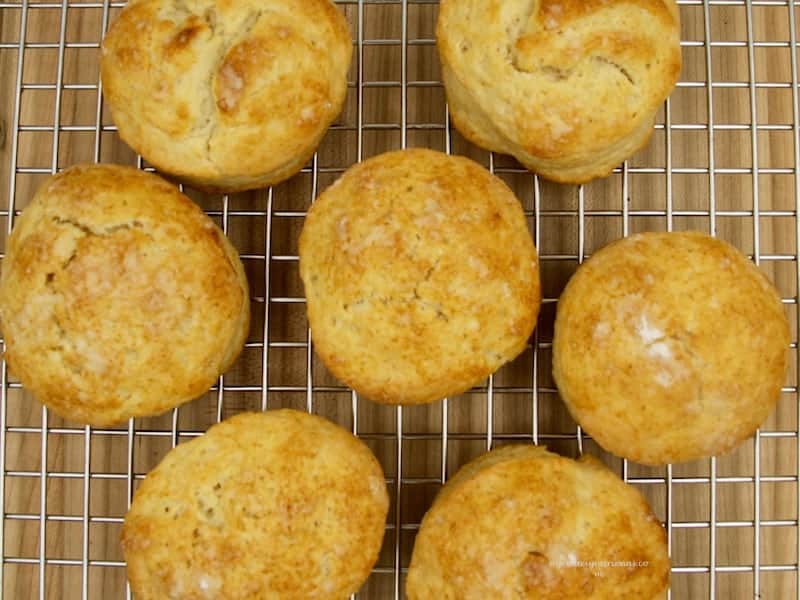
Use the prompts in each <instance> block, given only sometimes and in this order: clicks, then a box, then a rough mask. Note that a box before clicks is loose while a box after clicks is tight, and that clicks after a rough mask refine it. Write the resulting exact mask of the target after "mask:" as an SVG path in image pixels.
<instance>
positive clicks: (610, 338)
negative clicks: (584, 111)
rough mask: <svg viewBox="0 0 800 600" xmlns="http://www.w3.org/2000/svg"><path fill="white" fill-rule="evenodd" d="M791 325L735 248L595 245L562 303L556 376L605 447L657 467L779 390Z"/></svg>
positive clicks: (688, 239) (695, 453) (751, 416)
mask: <svg viewBox="0 0 800 600" xmlns="http://www.w3.org/2000/svg"><path fill="white" fill-rule="evenodd" d="M788 349H789V325H788V322H787V319H786V315H785V314H784V310H783V305H782V303H781V299H780V297H779V295H778V292H777V291H776V290H775V288H774V287H773V286H772V284H771V283H770V282H769V280H768V279H767V278H766V277H765V276H764V275H763V274H762V273H761V272H760V271H759V270H758V268H757V267H756V266H755V265H754V264H753V263H752V262H750V261H749V260H748V259H747V257H745V256H744V255H743V254H742V253H741V252H739V251H738V250H737V249H736V248H734V247H733V246H731V245H730V244H728V243H727V242H723V241H721V240H718V239H714V238H711V237H709V236H707V235H705V234H702V233H645V234H639V235H634V236H631V237H629V238H626V239H623V240H619V241H617V242H614V243H612V244H610V245H608V246H606V247H605V248H603V249H601V250H600V251H598V252H597V253H595V254H594V255H593V256H592V257H591V258H590V259H589V260H588V261H587V262H585V263H584V264H583V265H582V266H581V267H580V268H579V269H578V271H577V272H576V273H575V275H574V276H573V277H572V279H571V280H570V282H569V283H568V284H567V287H566V289H565V290H564V293H563V294H562V296H561V299H560V300H559V302H558V311H557V316H556V323H555V335H554V339H553V376H554V377H555V381H556V383H557V385H558V389H559V391H560V392H561V397H562V398H563V399H564V402H565V403H566V405H567V407H568V408H569V410H570V412H571V413H572V415H573V417H574V418H575V420H576V421H577V422H578V423H579V424H580V425H581V426H582V427H583V428H584V429H585V430H586V431H587V432H588V433H589V434H590V435H591V436H592V437H593V438H594V439H595V440H596V441H597V443H598V444H600V445H601V446H602V447H603V448H605V449H606V450H608V451H610V452H613V453H614V454H617V455H619V456H623V457H625V458H629V459H631V460H634V461H637V462H640V463H645V464H651V465H658V464H664V463H672V462H683V461H688V460H693V459H697V458H701V457H706V456H714V455H717V454H722V453H724V452H727V451H729V450H731V449H732V448H734V447H735V446H736V445H738V444H739V443H740V442H741V441H743V440H744V439H746V438H748V437H750V436H751V435H753V433H754V432H755V431H756V429H757V428H758V426H759V425H760V424H761V423H762V422H763V421H764V419H766V418H767V415H768V414H769V412H770V411H771V410H772V408H773V407H774V406H775V403H776V402H777V401H778V398H779V397H780V393H781V386H782V385H783V381H784V377H785V376H786V369H787V366H788Z"/></svg>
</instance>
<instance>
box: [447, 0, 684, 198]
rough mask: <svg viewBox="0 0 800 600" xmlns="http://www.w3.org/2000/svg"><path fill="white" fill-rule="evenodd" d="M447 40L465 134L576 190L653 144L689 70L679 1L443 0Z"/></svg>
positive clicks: (453, 103) (457, 114)
mask: <svg viewBox="0 0 800 600" xmlns="http://www.w3.org/2000/svg"><path fill="white" fill-rule="evenodd" d="M436 36H437V43H438V48H439V55H440V58H441V62H442V78H443V81H444V85H445V89H446V93H447V101H448V104H449V107H450V114H451V115H452V118H453V123H454V125H455V126H456V127H457V128H458V129H459V131H461V133H462V134H464V136H465V137H466V138H467V139H469V140H470V141H472V142H473V143H475V144H477V145H478V146H481V147H483V148H487V149H489V150H493V151H495V152H502V153H504V154H511V155H513V156H515V157H516V158H517V160H519V162H521V163H522V164H523V165H525V166H526V167H527V168H528V169H530V170H531V171H534V172H536V173H539V174H540V175H542V176H544V177H546V178H548V179H552V180H555V181H561V182H566V183H582V182H585V181H588V180H590V179H592V178H595V177H603V176H606V175H608V174H609V173H610V172H611V170H612V169H613V168H614V167H616V166H617V165H618V164H620V163H621V162H622V161H624V160H625V159H626V158H628V157H629V156H630V155H631V154H633V153H634V152H636V150H638V149H639V148H640V147H642V146H643V145H645V144H646V143H647V141H648V139H649V138H650V135H651V133H652V131H653V121H654V119H655V115H656V112H657V110H658V109H659V107H660V105H661V104H662V103H663V101H664V99H665V98H666V97H667V96H668V95H669V94H670V92H671V91H672V89H673V87H674V86H675V83H676V82H677V80H678V74H679V72H680V70H681V50H680V23H679V15H678V6H677V4H676V2H675V0H603V1H598V0H592V1H587V0H538V1H533V2H532V1H530V0H505V1H503V2H496V1H494V0H442V1H441V8H440V10H439V20H438V24H437V29H436Z"/></svg>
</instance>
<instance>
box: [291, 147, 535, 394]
mask: <svg viewBox="0 0 800 600" xmlns="http://www.w3.org/2000/svg"><path fill="white" fill-rule="evenodd" d="M300 277H301V278H302V280H303V283H304V285H305V291H306V301H307V308H308V320H309V324H310V326H311V330H312V332H313V336H314V348H315V350H316V351H317V353H318V354H319V356H320V357H321V358H322V360H323V362H324V363H325V365H327V367H328V368H329V369H330V371H331V372H332V373H333V374H334V375H335V376H336V377H338V378H339V379H340V380H341V381H343V382H344V383H346V384H347V385H349V386H351V387H352V388H353V389H355V390H356V391H358V392H359V393H361V394H363V395H365V396H366V397H368V398H370V399H372V400H375V401H377V402H385V403H392V404H418V403H423V402H431V401H434V400H439V399H441V398H444V397H445V396H449V395H452V394H458V393H461V392H463V391H464V390H466V389H468V388H470V387H471V386H473V385H475V384H476V383H479V382H480V381H482V380H483V379H485V378H486V377H487V376H488V375H489V374H490V373H492V372H494V371H495V370H496V369H498V368H499V367H500V366H501V365H502V364H504V363H505V362H507V361H509V360H512V359H513V358H514V357H516V356H517V355H518V354H519V353H520V352H522V350H523V349H524V348H525V344H526V342H527V340H528V338H529V337H530V334H531V331H532V330H533V327H534V325H535V323H536V316H537V314H538V312H539V300H540V295H539V270H538V262H537V257H536V249H535V248H534V246H533V241H532V240H531V236H530V234H529V232H528V227H527V223H526V220H525V216H524V213H523V212H522V209H521V207H520V205H519V202H518V201H517V199H516V197H515V196H514V194H513V193H512V192H511V190H510V189H508V187H507V186H506V185H505V184H504V183H503V182H502V181H501V180H500V179H498V178H497V177H494V176H493V175H491V174H490V173H489V172H488V171H486V170H485V169H483V168H482V167H480V166H479V165H477V164H476V163H474V162H472V161H470V160H467V159H466V158H461V157H454V156H447V155H445V154H442V153H441V152H434V151H432V150H420V149H417V150H406V151H399V152H390V153H387V154H383V155H380V156H377V157H375V158H372V159H370V160H367V161H365V162H363V163H360V164H358V165H356V166H354V167H352V168H351V169H349V170H348V171H347V172H346V173H345V174H344V175H343V176H342V177H341V179H339V180H338V181H337V182H336V183H334V184H333V185H332V186H331V187H330V188H328V189H327V190H326V191H325V192H324V193H323V194H322V195H321V196H320V197H319V199H318V200H317V202H316V203H315V204H314V205H313V206H312V208H311V210H310V212H309V214H308V217H307V218H306V222H305V225H304V227H303V232H302V234H301V235H300Z"/></svg>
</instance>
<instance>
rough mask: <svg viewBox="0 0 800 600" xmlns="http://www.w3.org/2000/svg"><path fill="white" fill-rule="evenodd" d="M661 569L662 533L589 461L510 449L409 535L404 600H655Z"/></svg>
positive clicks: (489, 460) (635, 496) (441, 499)
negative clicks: (411, 544)
mask: <svg viewBox="0 0 800 600" xmlns="http://www.w3.org/2000/svg"><path fill="white" fill-rule="evenodd" d="M608 563H612V564H608ZM669 569H670V566H669V559H668V556H667V541H666V534H665V532H664V529H663V527H662V526H661V524H660V523H659V522H658V520H657V519H656V517H655V516H654V515H653V512H652V510H651V509H650V507H649V506H648V505H647V502H646V501H645V499H644V498H643V497H642V495H641V494H640V493H639V492H638V491H637V490H636V489H634V488H633V487H630V486H628V485H626V484H625V483H623V482H622V481H620V480H619V479H618V478H617V477H616V476H615V475H614V474H613V473H611V471H609V470H608V469H607V468H606V467H605V466H604V465H602V464H601V463H600V462H599V461H597V460H594V459H592V458H590V457H586V458H583V459H581V460H580V461H573V460H570V459H566V458H562V457H559V456H557V455H555V454H551V453H549V452H547V451H546V450H544V449H543V448H541V447H536V446H522V445H512V446H504V447H503V448H501V449H499V450H494V451H492V452H489V453H487V454H484V455H482V456H481V457H479V458H478V459H477V460H474V461H472V462H471V463H469V464H467V465H465V466H464V467H462V468H461V469H460V470H459V472H458V473H457V474H456V475H455V476H454V477H453V478H451V479H450V480H449V481H448V482H447V484H446V485H445V486H444V488H443V489H442V491H441V492H440V493H439V495H438V496H437V498H436V501H435V502H434V504H433V506H432V507H431V509H430V510H429V511H428V513H427V514H426V515H425V518H424V519H423V521H422V525H421V527H420V531H419V533H418V534H417V538H416V542H415V545H414V553H413V555H412V558H411V568H410V570H409V574H408V580H407V584H406V591H407V595H408V598H409V600H429V599H433V598H437V599H439V598H452V599H456V598H458V599H461V598H464V599H473V598H475V599H478V598H507V599H514V600H516V599H520V600H521V599H526V598H537V599H542V600H547V599H552V600H556V599H558V600H562V599H564V598H589V597H591V598H597V599H599V600H600V599H611V598H642V599H647V600H654V599H656V598H661V597H663V594H664V592H665V590H666V588H667V585H668V582H669Z"/></svg>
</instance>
